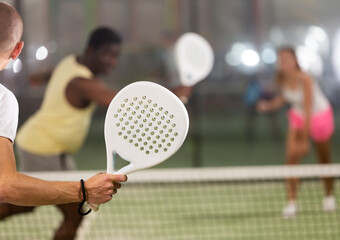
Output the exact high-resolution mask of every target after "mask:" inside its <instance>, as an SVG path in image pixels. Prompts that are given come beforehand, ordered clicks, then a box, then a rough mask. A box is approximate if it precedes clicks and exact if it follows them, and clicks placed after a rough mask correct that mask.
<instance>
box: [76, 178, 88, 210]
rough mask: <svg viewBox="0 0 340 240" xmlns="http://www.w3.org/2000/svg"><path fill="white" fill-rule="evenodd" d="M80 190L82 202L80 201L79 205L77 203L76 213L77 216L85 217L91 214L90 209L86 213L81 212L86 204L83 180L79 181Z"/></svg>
mask: <svg viewBox="0 0 340 240" xmlns="http://www.w3.org/2000/svg"><path fill="white" fill-rule="evenodd" d="M80 188H81V192H82V195H83V200H82V201H81V203H79V207H78V213H79V215H82V216H84V215H87V214H89V213H90V212H91V209H89V210H88V211H86V212H83V211H82V208H83V206H84V203H85V202H86V191H85V183H84V180H83V179H80Z"/></svg>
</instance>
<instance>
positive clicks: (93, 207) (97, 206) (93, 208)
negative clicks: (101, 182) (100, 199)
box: [86, 203, 100, 212]
mask: <svg viewBox="0 0 340 240" xmlns="http://www.w3.org/2000/svg"><path fill="white" fill-rule="evenodd" d="M86 205H87V207H88V208H91V209H92V210H93V211H95V212H97V211H98V210H99V206H100V205H99V204H92V203H86Z"/></svg>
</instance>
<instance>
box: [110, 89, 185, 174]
mask: <svg viewBox="0 0 340 240" xmlns="http://www.w3.org/2000/svg"><path fill="white" fill-rule="evenodd" d="M188 128H189V117H188V113H187V110H186V108H185V107H184V105H183V103H182V102H181V101H180V100H179V99H178V98H177V96H176V95H174V94H173V93H172V92H170V91H169V90H168V89H166V88H164V87H162V86H160V85H158V84H156V83H152V82H135V83H132V84H130V85H128V86H126V87H125V88H123V89H122V90H121V91H120V92H119V93H118V94H117V95H116V96H115V98H114V99H113V100H112V102H111V104H110V106H109V108H108V111H107V114H106V118H105V130H104V131H105V143H106V150H107V172H108V173H113V172H114V169H113V157H112V156H113V154H118V155H119V156H121V157H122V158H123V159H124V160H126V161H129V162H130V164H129V165H128V166H125V167H124V168H122V169H121V170H119V171H118V172H116V173H118V174H128V173H131V172H134V171H137V170H139V169H143V168H148V167H151V166H154V165H156V164H159V163H161V162H163V161H164V160H166V159H167V158H169V157H170V156H171V155H173V154H174V153H175V152H176V151H177V150H178V149H179V148H180V147H181V145H182V144H183V142H184V140H185V137H186V135H187V132H188Z"/></svg>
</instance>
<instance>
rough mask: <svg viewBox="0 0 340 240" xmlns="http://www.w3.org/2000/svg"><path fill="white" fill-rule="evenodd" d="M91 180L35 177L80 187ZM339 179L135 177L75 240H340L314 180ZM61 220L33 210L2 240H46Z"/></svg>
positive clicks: (225, 174) (297, 170)
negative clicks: (292, 196)
mask: <svg viewBox="0 0 340 240" xmlns="http://www.w3.org/2000/svg"><path fill="white" fill-rule="evenodd" d="M93 174H94V172H84V171H80V172H62V173H59V172H58V173H57V172H51V173H39V174H38V173H35V174H33V175H34V176H36V177H39V178H43V179H47V180H79V179H80V178H84V179H86V178H87V177H89V176H92V175H93ZM339 176H340V165H337V164H333V165H303V166H296V167H286V166H278V167H241V168H202V169H201V168H200V169H154V170H146V171H141V172H138V173H134V174H131V175H130V176H129V181H128V182H127V183H125V184H124V186H123V188H122V189H121V190H120V191H119V193H118V194H117V195H115V196H114V199H113V200H112V201H111V202H109V203H107V204H104V205H101V208H100V210H99V212H97V213H91V214H90V215H88V216H86V217H85V220H84V221H83V222H82V225H81V227H80V228H79V229H78V233H77V239H78V240H79V239H124V240H126V239H138V240H143V239H148V240H150V239H157V240H159V239H176V240H177V239H202V240H203V239H252V240H253V239H261V240H263V239H274V238H275V239H277V240H279V239H285V240H286V239H299V240H300V239H308V240H310V239H318V240H320V239H338V237H339V236H340V227H339V226H340V214H339V212H338V210H336V211H335V212H325V211H323V207H322V200H323V197H324V189H323V184H322V181H320V179H319V178H323V177H334V178H335V179H336V181H338V180H337V179H338V178H339ZM292 177H294V178H295V177H297V178H299V179H300V185H299V198H298V214H297V216H296V217H295V218H292V219H283V218H282V216H281V211H282V209H283V207H284V206H285V204H286V193H285V179H287V178H292ZM338 185H339V184H336V185H335V197H336V199H339V197H340V196H339V193H338V192H339V191H338V188H339V187H338ZM61 221H62V215H61V214H60V213H59V211H58V210H57V208H55V207H54V206H43V207H38V208H36V209H35V211H33V212H31V213H26V214H21V215H16V216H11V217H8V218H6V219H5V220H2V221H1V222H0V239H20V240H22V239H36V240H39V239H44V240H46V239H52V238H53V234H54V231H55V229H57V227H58V225H59V224H60V222H61Z"/></svg>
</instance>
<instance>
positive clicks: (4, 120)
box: [0, 84, 19, 142]
mask: <svg viewBox="0 0 340 240" xmlns="http://www.w3.org/2000/svg"><path fill="white" fill-rule="evenodd" d="M18 115H19V107H18V102H17V99H16V98H15V96H14V95H13V93H12V92H11V91H9V90H8V89H7V88H5V87H4V86H3V85H1V84H0V137H5V138H8V139H10V140H11V141H12V142H14V138H15V135H16V132H17V127H18Z"/></svg>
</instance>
